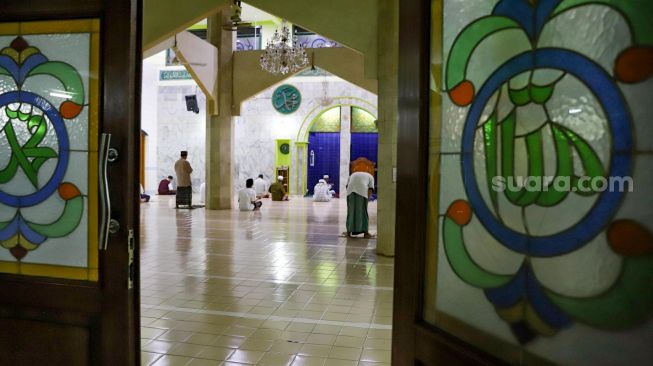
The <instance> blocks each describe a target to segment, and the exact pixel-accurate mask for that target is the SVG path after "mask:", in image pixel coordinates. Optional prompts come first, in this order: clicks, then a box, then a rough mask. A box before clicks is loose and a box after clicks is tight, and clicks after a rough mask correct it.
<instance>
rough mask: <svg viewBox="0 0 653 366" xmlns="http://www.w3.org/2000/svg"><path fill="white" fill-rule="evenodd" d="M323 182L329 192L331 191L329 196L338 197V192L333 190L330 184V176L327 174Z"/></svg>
mask: <svg viewBox="0 0 653 366" xmlns="http://www.w3.org/2000/svg"><path fill="white" fill-rule="evenodd" d="M322 180H324V183H325V184H326V185H327V187H328V191H329V194H330V195H331V197H334V196H335V195H336V191H334V190H333V184H331V183H330V182H329V176H328V175H327V174H325V175H324V176H323V177H322Z"/></svg>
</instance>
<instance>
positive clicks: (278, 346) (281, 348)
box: [268, 340, 302, 355]
mask: <svg viewBox="0 0 653 366" xmlns="http://www.w3.org/2000/svg"><path fill="white" fill-rule="evenodd" d="M301 348H302V344H301V343H294V342H288V341H285V340H278V341H275V342H274V343H272V347H270V349H269V350H268V352H269V353H279V354H284V355H295V354H297V352H299V350H300V349H301Z"/></svg>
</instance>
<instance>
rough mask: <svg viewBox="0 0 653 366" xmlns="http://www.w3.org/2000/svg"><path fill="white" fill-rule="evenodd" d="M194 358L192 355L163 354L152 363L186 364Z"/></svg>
mask: <svg viewBox="0 0 653 366" xmlns="http://www.w3.org/2000/svg"><path fill="white" fill-rule="evenodd" d="M191 360H192V358H191V357H184V356H173V355H163V356H162V357H161V358H159V359H158V360H157V361H156V362H155V363H153V364H152V365H154V366H186V365H187V364H188V363H189V362H190V361H191Z"/></svg>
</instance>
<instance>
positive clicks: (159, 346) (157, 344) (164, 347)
mask: <svg viewBox="0 0 653 366" xmlns="http://www.w3.org/2000/svg"><path fill="white" fill-rule="evenodd" d="M175 345H176V343H174V342H165V341H152V342H150V343H148V344H146V345H145V346H143V347H142V350H143V351H146V352H155V353H168V351H169V350H170V349H171V348H172V347H174V346H175Z"/></svg>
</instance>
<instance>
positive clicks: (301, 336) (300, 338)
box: [279, 332, 311, 343]
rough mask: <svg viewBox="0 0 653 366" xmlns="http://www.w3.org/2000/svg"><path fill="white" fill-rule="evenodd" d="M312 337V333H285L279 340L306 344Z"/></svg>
mask: <svg viewBox="0 0 653 366" xmlns="http://www.w3.org/2000/svg"><path fill="white" fill-rule="evenodd" d="M310 335H311V333H305V332H283V333H282V334H281V336H280V337H279V338H280V339H282V340H286V341H289V342H297V343H304V342H305V341H306V339H307V338H308V336H310Z"/></svg>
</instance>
